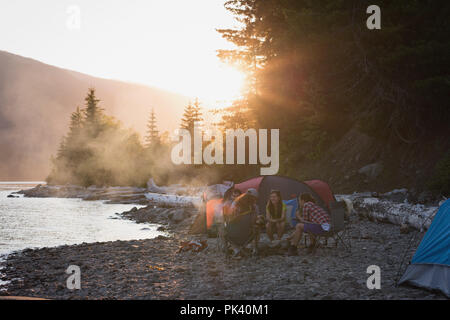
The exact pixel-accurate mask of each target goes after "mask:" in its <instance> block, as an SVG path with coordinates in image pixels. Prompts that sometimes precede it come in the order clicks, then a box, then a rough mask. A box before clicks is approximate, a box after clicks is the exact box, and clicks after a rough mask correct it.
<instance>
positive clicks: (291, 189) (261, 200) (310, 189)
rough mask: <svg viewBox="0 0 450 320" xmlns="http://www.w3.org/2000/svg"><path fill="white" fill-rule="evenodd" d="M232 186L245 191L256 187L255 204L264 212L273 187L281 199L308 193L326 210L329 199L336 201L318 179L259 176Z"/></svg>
mask: <svg viewBox="0 0 450 320" xmlns="http://www.w3.org/2000/svg"><path fill="white" fill-rule="evenodd" d="M234 187H235V188H236V189H239V190H241V191H242V192H246V191H247V190H248V189H250V188H253V189H256V190H257V191H258V194H259V196H258V201H257V205H258V208H259V212H260V213H265V212H266V204H267V200H268V199H269V195H270V191H271V190H273V189H276V190H279V191H280V193H281V197H282V199H283V200H289V199H293V198H296V197H298V196H299V195H300V194H302V193H310V194H311V195H312V196H313V198H314V200H316V203H317V204H318V205H319V206H320V207H322V208H324V209H325V210H326V211H327V212H329V208H328V204H329V203H330V201H336V199H335V198H334V195H333V193H332V192H331V189H330V186H329V185H328V184H327V183H326V182H323V181H320V180H311V181H305V182H301V181H298V180H296V179H292V178H288V177H284V176H260V177H256V178H253V179H250V180H247V181H244V182H241V183H238V184H236V185H235V186H234ZM294 215H295V211H294Z"/></svg>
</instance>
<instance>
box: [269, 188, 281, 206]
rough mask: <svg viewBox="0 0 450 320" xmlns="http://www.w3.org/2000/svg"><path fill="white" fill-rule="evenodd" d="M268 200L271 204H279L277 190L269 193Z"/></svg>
mask: <svg viewBox="0 0 450 320" xmlns="http://www.w3.org/2000/svg"><path fill="white" fill-rule="evenodd" d="M269 200H270V202H271V203H272V204H275V205H276V204H278V203H280V202H281V192H280V191H279V190H272V191H270V195H269Z"/></svg>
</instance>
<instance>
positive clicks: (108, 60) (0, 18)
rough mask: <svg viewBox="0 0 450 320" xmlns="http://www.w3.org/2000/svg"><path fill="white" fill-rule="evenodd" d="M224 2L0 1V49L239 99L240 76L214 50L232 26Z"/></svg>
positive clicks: (174, 88)
mask: <svg viewBox="0 0 450 320" xmlns="http://www.w3.org/2000/svg"><path fill="white" fill-rule="evenodd" d="M224 2H225V1H224V0H189V1H188V0H172V1H169V0H158V1H157V0H71V1H66V0H39V1H31V0H0V50H5V51H9V52H11V53H15V54H19V55H22V56H26V57H30V58H33V59H36V60H39V61H42V62H45V63H48V64H51V65H55V66H59V67H63V68H67V69H71V70H76V71H80V72H83V73H87V74H90V75H94V76H99V77H105V78H112V79H118V80H124V81H131V82H136V83H143V84H147V85H152V86H156V87H160V88H164V89H168V90H171V91H175V92H179V93H182V94H185V95H188V96H200V98H204V99H227V98H230V97H231V95H233V94H236V93H237V91H238V88H239V86H240V85H241V82H242V80H243V76H242V74H240V73H239V72H238V71H236V70H235V69H233V68H230V67H227V66H224V65H223V64H222V63H221V62H220V61H219V60H218V58H217V57H216V52H215V50H217V49H220V48H230V46H231V45H230V44H229V43H228V42H227V41H226V40H224V39H222V38H221V36H220V34H218V33H217V32H216V31H215V29H216V28H221V27H232V26H235V25H236V23H237V22H235V21H234V19H233V17H232V16H231V14H230V13H228V12H227V11H226V10H225V8H224V7H223V3H224Z"/></svg>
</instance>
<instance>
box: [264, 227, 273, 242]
mask: <svg viewBox="0 0 450 320" xmlns="http://www.w3.org/2000/svg"><path fill="white" fill-rule="evenodd" d="M272 225H273V223H271V222H267V224H266V232H267V236H268V237H269V239H270V241H273V229H272Z"/></svg>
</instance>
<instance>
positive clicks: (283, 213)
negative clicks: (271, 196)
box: [280, 205, 286, 222]
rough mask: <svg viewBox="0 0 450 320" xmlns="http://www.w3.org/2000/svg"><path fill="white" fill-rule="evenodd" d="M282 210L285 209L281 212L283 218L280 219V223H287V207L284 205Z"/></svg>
mask: <svg viewBox="0 0 450 320" xmlns="http://www.w3.org/2000/svg"><path fill="white" fill-rule="evenodd" d="M282 208H283V209H282V210H281V218H280V222H283V221H286V206H285V205H283V207H282Z"/></svg>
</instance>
